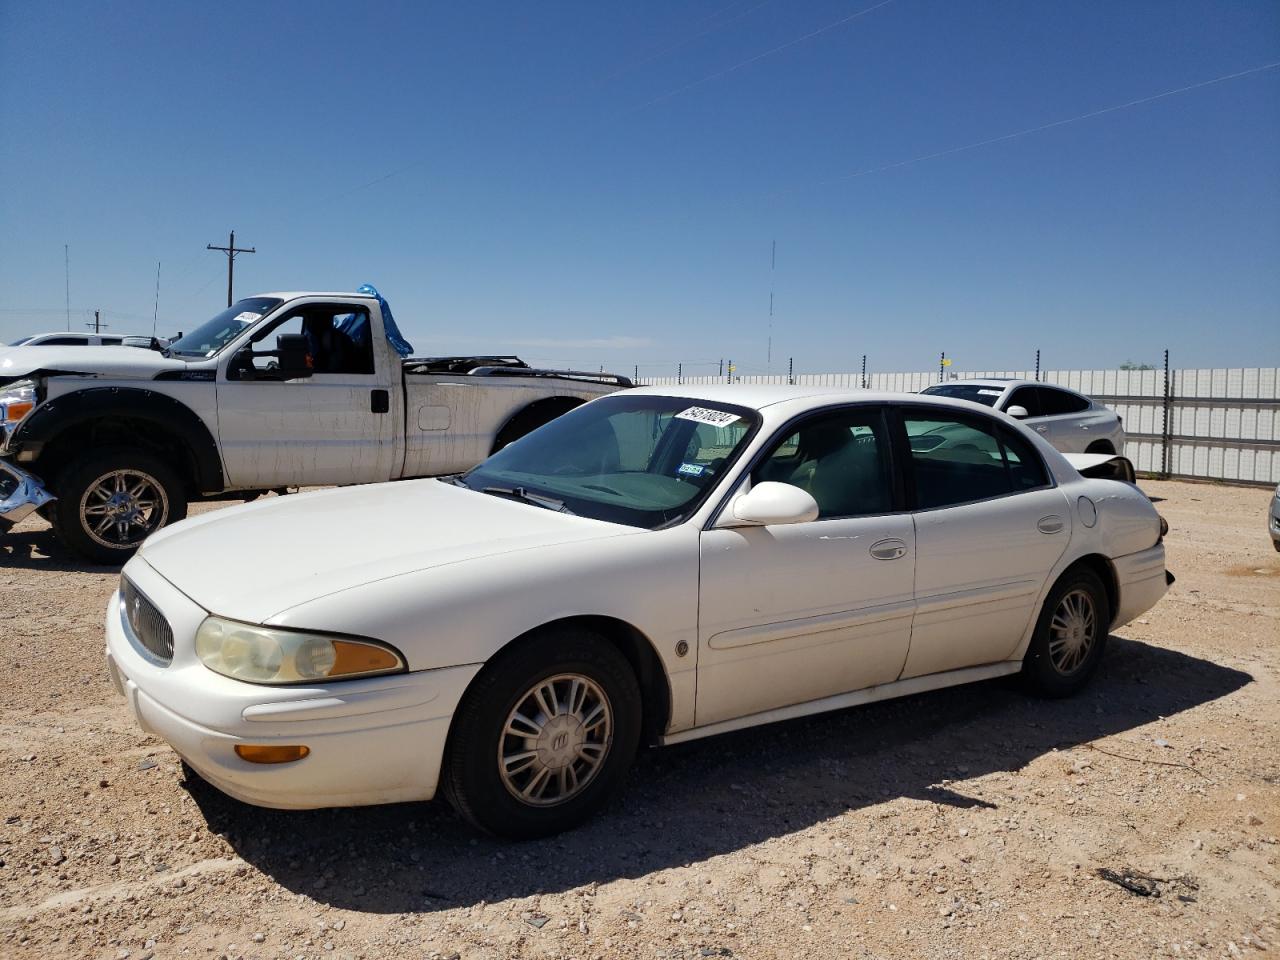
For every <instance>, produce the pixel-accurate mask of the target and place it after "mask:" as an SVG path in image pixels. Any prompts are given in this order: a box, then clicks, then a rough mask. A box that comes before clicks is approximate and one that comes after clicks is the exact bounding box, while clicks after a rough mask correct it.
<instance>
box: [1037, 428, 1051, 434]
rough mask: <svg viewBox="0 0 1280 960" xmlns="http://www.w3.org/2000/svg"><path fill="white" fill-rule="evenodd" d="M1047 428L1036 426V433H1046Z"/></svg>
mask: <svg viewBox="0 0 1280 960" xmlns="http://www.w3.org/2000/svg"><path fill="white" fill-rule="evenodd" d="M1048 430H1049V428H1048V427H1036V433H1046V432H1048Z"/></svg>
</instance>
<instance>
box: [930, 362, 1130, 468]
mask: <svg viewBox="0 0 1280 960" xmlns="http://www.w3.org/2000/svg"><path fill="white" fill-rule="evenodd" d="M920 392H921V393H928V394H932V395H933V396H935V397H952V398H954V399H956V400H969V401H971V402H973V403H981V404H985V405H986V406H988V407H995V409H997V410H1002V411H1004V412H1005V413H1007V414H1009V416H1011V417H1016V418H1017V419H1019V420H1024V421H1026V423H1027V425H1028V426H1030V427H1031V428H1032V429H1033V430H1035V431H1036V432H1037V433H1039V434H1041V435H1043V436H1044V438H1045V439H1046V440H1048V441H1049V442H1050V443H1051V444H1053V445H1054V446H1055V447H1057V448H1058V449H1059V450H1061V451H1062V452H1063V453H1124V427H1123V426H1122V424H1121V422H1120V417H1119V416H1118V415H1117V414H1116V413H1115V411H1113V410H1110V409H1108V408H1107V407H1105V406H1103V405H1102V404H1101V403H1098V402H1097V401H1096V400H1090V399H1089V398H1088V397H1086V396H1085V395H1084V394H1081V393H1076V392H1075V391H1074V390H1068V389H1067V388H1066V387H1056V386H1053V385H1051V384H1047V383H1036V382H1035V381H1034V380H998V379H991V380H948V381H947V382H945V383H938V384H934V385H933V386H932V387H926V388H925V389H923V390H921V391H920Z"/></svg>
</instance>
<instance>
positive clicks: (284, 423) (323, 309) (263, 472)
mask: <svg viewBox="0 0 1280 960" xmlns="http://www.w3.org/2000/svg"><path fill="white" fill-rule="evenodd" d="M354 310H358V308H357V307H354V306H352V305H350V304H327V305H326V304H318V303H302V304H299V305H297V306H295V307H291V308H290V309H289V310H288V311H287V312H285V313H283V314H282V315H281V317H280V318H279V319H278V320H276V321H274V322H273V323H272V324H271V325H270V326H269V327H266V328H264V329H263V331H262V332H261V333H259V334H255V336H257V337H258V338H259V339H258V340H257V342H255V343H254V344H252V347H253V349H254V351H256V352H263V351H268V350H270V349H272V348H273V347H274V345H275V338H276V337H277V336H278V335H279V334H281V333H301V334H303V335H305V336H307V337H308V339H309V342H310V343H311V353H312V357H313V362H314V370H315V372H314V373H313V375H312V376H311V377H309V378H306V379H300V380H272V379H255V378H253V377H250V378H248V379H230V378H229V377H228V373H227V370H228V368H229V367H231V366H232V362H233V360H234V358H231V357H229V358H228V360H226V361H224V362H223V364H222V365H221V367H220V369H219V373H218V436H219V441H220V446H221V447H222V455H223V462H224V464H225V466H226V470H227V477H228V483H229V485H231V486H235V487H277V486H294V485H299V486H301V485H308V486H311V485H320V484H329V483H368V482H372V481H378V480H389V479H391V477H392V476H394V475H395V472H396V469H397V467H398V459H397V458H398V456H399V452H400V444H401V441H402V438H403V435H404V425H403V410H402V404H401V403H400V401H399V400H398V399H397V398H396V396H395V391H394V387H393V385H392V384H391V383H390V382H389V381H390V379H391V378H390V376H389V375H388V374H387V373H386V371H385V369H384V370H383V372H382V373H379V372H376V371H377V369H378V368H379V367H382V368H385V367H386V366H387V364H388V362H389V361H388V358H387V352H388V351H387V349H386V346H385V343H381V344H380V343H378V342H377V341H376V339H375V337H376V336H377V332H378V331H379V330H380V326H379V325H373V326H370V325H369V324H368V317H367V316H365V315H364V313H363V311H359V313H360V315H361V316H362V317H363V319H364V320H365V326H364V333H363V342H360V343H356V342H355V341H354V340H353V339H352V337H351V336H350V335H347V334H344V333H343V331H342V330H341V329H340V327H339V324H341V323H342V321H343V318H345V317H350V316H355V315H356V314H353V312H352V311H354ZM349 326H350V325H349ZM379 346H381V347H383V349H378V347H379ZM252 363H253V366H254V369H255V371H256V374H255V376H256V377H262V376H269V375H270V368H269V364H270V363H271V358H269V357H254V358H253V360H252ZM398 372H399V371H398V368H397V370H396V373H397V375H398ZM375 409H382V410H383V411H384V412H381V413H375V412H374V410H375Z"/></svg>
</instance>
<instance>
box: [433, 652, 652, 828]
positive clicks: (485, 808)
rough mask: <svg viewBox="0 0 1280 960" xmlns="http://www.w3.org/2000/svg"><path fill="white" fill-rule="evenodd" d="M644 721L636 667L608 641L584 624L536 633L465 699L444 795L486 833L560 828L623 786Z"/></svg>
mask: <svg viewBox="0 0 1280 960" xmlns="http://www.w3.org/2000/svg"><path fill="white" fill-rule="evenodd" d="M640 723H641V700H640V687H639V684H638V682H637V681H636V676H635V672H634V671H633V670H632V668H631V664H630V663H629V662H628V661H627V659H626V657H624V656H623V655H622V654H621V653H620V652H619V651H618V649H617V648H616V647H614V646H613V645H612V644H611V643H609V641H608V640H606V639H605V638H604V637H602V636H600V635H599V634H596V633H592V632H591V631H588V630H583V629H579V628H558V629H554V630H550V631H547V632H545V633H542V634H540V635H535V636H533V637H530V638H529V639H528V640H526V641H524V642H522V643H521V644H519V645H518V646H516V647H515V648H514V649H512V650H510V651H509V652H504V653H501V654H499V655H498V657H497V658H496V659H495V660H494V661H492V662H491V663H490V664H489V666H487V667H486V668H485V670H484V671H483V672H482V673H481V674H480V676H479V677H478V678H477V679H476V681H475V682H474V683H473V684H472V686H471V688H470V689H469V690H468V691H467V693H466V695H465V696H464V697H463V699H462V703H461V704H460V705H459V707H458V710H457V712H456V713H455V714H454V722H453V729H452V731H451V733H450V738H449V747H448V750H447V752H446V754H445V762H444V770H443V771H442V775H443V776H442V779H443V783H444V791H445V795H446V796H447V797H448V798H449V801H450V803H452V804H453V806H454V809H456V810H457V811H458V813H459V814H460V815H461V816H462V817H463V818H464V819H466V820H467V821H468V822H470V823H471V824H472V825H474V826H476V827H478V828H479V829H481V830H484V831H486V832H488V833H492V834H497V835H499V836H503V837H510V838H512V839H520V840H524V839H531V838H534V837H543V836H547V835H548V834H552V833H559V832H560V831H562V830H567V829H569V828H571V827H574V826H577V825H578V824H579V823H581V822H582V821H583V820H585V819H587V818H588V817H589V816H591V814H593V813H594V812H595V811H596V810H598V809H599V808H600V807H601V806H602V805H603V804H604V803H605V802H606V801H607V800H608V799H609V797H610V796H612V795H613V794H614V793H615V792H616V791H617V789H618V788H619V787H621V785H622V781H623V779H624V777H625V776H626V773H627V769H628V768H629V767H630V765H631V761H632V759H633V758H634V757H635V753H636V748H637V746H638V744H639V741H640Z"/></svg>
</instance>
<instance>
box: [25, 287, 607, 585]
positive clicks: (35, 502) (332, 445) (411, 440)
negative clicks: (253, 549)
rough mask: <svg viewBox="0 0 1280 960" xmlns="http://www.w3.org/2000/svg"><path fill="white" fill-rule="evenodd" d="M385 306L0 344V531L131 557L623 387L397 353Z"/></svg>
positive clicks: (279, 311)
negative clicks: (249, 504)
mask: <svg viewBox="0 0 1280 960" xmlns="http://www.w3.org/2000/svg"><path fill="white" fill-rule="evenodd" d="M385 303H386V302H385V300H383V299H382V298H381V297H379V296H378V295H377V294H376V292H375V293H374V294H373V295H361V294H351V293H313V292H294V293H273V294H263V295H260V296H253V297H248V298H246V299H243V300H241V301H239V302H238V303H236V304H233V305H232V306H231V307H229V308H227V309H226V310H224V311H222V312H220V313H219V314H217V315H216V316H215V317H213V318H212V319H210V320H209V321H207V322H206V323H203V324H201V325H200V326H198V327H197V328H195V329H194V330H192V331H191V332H190V333H187V334H186V335H184V336H181V337H179V338H177V339H175V340H174V341H173V342H172V343H171V344H170V345H169V346H168V348H167V349H165V350H163V351H159V352H156V351H144V350H119V349H107V348H98V347H78V348H75V349H73V350H68V349H59V348H56V347H21V348H16V349H11V350H5V349H3V348H0V522H7V523H8V524H12V523H14V522H17V521H18V520H20V519H22V518H23V517H25V516H26V515H27V514H29V513H30V512H31V511H32V510H36V509H39V510H41V511H42V513H43V514H44V515H45V516H46V517H48V519H49V520H50V521H51V523H52V524H53V526H54V529H55V533H56V534H57V535H58V537H59V538H60V539H61V540H62V541H63V542H64V543H66V544H67V545H68V546H70V547H71V548H73V549H74V550H76V551H77V552H79V553H81V554H82V555H84V556H86V557H88V558H90V559H93V560H98V561H102V562H123V561H124V560H125V559H127V557H128V555H130V554H131V553H132V551H133V550H134V549H136V548H137V546H138V545H139V544H140V543H141V542H142V540H143V539H145V537H146V536H147V535H149V534H150V533H152V532H154V531H155V530H157V529H159V528H160V527H162V526H165V525H166V524H168V523H172V522H174V521H176V520H179V519H182V517H183V516H185V514H186V509H187V505H188V503H190V502H191V501H193V500H198V499H211V498H224V497H229V496H238V497H248V498H251V497H252V496H255V495H257V494H260V493H262V492H265V491H271V490H277V491H279V490H285V489H288V488H292V487H303V486H328V485H340V484H353V483H374V482H379V481H387V480H394V479H399V478H405V477H418V476H431V475H439V474H447V473H453V472H458V471H461V470H465V469H469V468H470V467H471V466H474V465H475V464H476V463H478V462H479V461H480V460H482V459H484V458H485V457H487V456H488V455H489V454H490V453H491V452H493V451H494V450H495V449H497V448H499V447H501V446H503V445H505V444H506V443H509V442H511V441H512V440H514V439H517V438H518V437H519V436H522V435H523V434H524V433H528V432H529V431H530V430H532V429H536V428H537V427H538V426H541V425H542V424H543V423H546V422H547V421H549V420H550V419H552V418H553V417H555V416H558V415H559V414H561V413H564V412H566V411H567V410H569V409H572V408H573V407H574V406H577V405H578V404H581V403H583V402H585V401H587V400H590V399H592V398H593V397H595V396H599V395H601V394H604V393H609V392H612V391H614V390H617V389H619V388H620V387H624V386H630V382H629V381H627V380H626V379H625V378H623V377H616V376H613V375H610V374H592V373H586V372H581V371H548V370H535V369H533V368H530V367H529V366H528V365H527V364H524V363H523V362H522V361H520V360H519V359H518V358H515V357H441V358H406V357H402V356H401V354H400V352H399V351H398V350H397V348H396V345H395V341H396V340H397V339H398V334H397V333H396V332H395V331H394V330H393V329H392V330H389V329H388V326H389V322H388V319H387V318H386V317H384V310H386V306H385ZM387 312H388V313H389V311H387ZM400 342H401V343H402V341H400Z"/></svg>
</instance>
